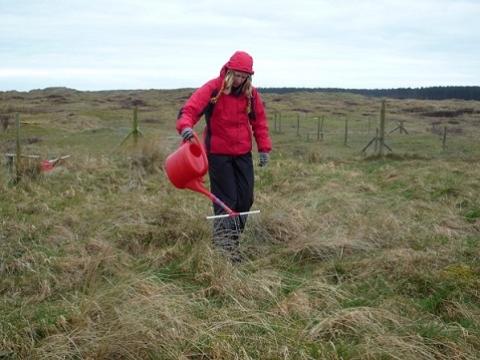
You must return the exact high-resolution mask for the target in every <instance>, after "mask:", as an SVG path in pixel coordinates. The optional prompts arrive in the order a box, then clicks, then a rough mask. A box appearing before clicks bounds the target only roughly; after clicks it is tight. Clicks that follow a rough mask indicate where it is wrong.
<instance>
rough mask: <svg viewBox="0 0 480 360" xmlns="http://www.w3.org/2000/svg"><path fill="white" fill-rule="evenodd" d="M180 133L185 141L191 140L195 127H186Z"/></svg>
mask: <svg viewBox="0 0 480 360" xmlns="http://www.w3.org/2000/svg"><path fill="white" fill-rule="evenodd" d="M180 135H181V136H182V139H183V141H189V140H190V139H192V138H193V129H192V128H189V127H186V128H184V129H183V130H182V132H181V133H180Z"/></svg>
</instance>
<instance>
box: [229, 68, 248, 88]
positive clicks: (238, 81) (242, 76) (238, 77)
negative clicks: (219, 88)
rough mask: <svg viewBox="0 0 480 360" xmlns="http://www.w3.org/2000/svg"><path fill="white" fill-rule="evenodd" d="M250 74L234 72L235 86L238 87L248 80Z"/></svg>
mask: <svg viewBox="0 0 480 360" xmlns="http://www.w3.org/2000/svg"><path fill="white" fill-rule="evenodd" d="M248 76H249V74H247V73H245V72H241V71H234V72H233V86H234V87H238V86H240V85H242V84H243V82H244V81H245V80H246V79H247V78H248Z"/></svg>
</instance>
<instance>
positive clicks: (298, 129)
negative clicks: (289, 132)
mask: <svg viewBox="0 0 480 360" xmlns="http://www.w3.org/2000/svg"><path fill="white" fill-rule="evenodd" d="M297 136H300V114H297Z"/></svg>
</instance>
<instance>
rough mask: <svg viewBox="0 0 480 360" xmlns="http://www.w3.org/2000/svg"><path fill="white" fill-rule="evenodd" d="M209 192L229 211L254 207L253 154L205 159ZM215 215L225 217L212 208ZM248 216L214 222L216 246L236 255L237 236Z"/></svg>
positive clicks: (219, 208)
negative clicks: (206, 160)
mask: <svg viewBox="0 0 480 360" xmlns="http://www.w3.org/2000/svg"><path fill="white" fill-rule="evenodd" d="M208 163H209V169H208V173H209V176H210V190H211V192H212V193H213V194H214V195H215V196H216V197H218V198H219V199H220V200H222V201H223V202H224V203H225V204H226V205H227V206H228V207H229V208H230V209H232V210H234V211H237V212H244V211H249V210H250V208H251V206H252V204H253V185H254V174H253V161H252V154H251V153H247V154H245V155H239V156H229V155H215V154H209V155H208ZM213 210H214V213H215V214H216V215H219V214H225V211H224V210H223V209H222V208H221V207H220V206H218V205H216V204H214V205H213ZM246 221H247V216H246V215H243V216H236V217H228V218H221V219H216V220H215V221H214V224H213V225H214V226H213V227H214V229H213V243H214V245H215V246H217V247H219V248H221V249H223V250H226V251H228V252H230V253H231V254H233V253H235V252H236V251H237V250H238V246H239V236H240V234H241V233H242V232H243V229H244V228H245V224H246Z"/></svg>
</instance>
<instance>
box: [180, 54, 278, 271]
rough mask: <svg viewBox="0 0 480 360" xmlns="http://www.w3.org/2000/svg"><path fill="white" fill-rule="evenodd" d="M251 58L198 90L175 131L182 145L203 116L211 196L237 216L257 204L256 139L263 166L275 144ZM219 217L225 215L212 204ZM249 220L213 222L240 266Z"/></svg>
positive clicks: (220, 242) (238, 60) (230, 65)
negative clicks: (241, 238) (241, 243)
mask: <svg viewBox="0 0 480 360" xmlns="http://www.w3.org/2000/svg"><path fill="white" fill-rule="evenodd" d="M252 75H253V59H252V57H251V56H250V55H249V54H247V53H246V52H243V51H237V52H235V53H234V54H233V55H232V57H231V58H230V60H229V61H228V62H227V63H226V64H225V65H224V66H223V67H222V69H221V71H220V76H218V77H217V78H215V79H212V80H210V81H208V82H207V83H206V84H205V85H203V86H202V87H200V88H199V89H197V90H196V91H195V92H194V93H193V94H192V96H191V97H190V98H189V99H188V100H187V102H186V103H185V105H184V106H183V107H182V109H181V110H180V113H179V115H178V119H177V126H176V127H177V130H178V132H179V133H180V134H181V136H182V138H183V139H184V140H190V139H191V138H192V137H193V130H192V128H193V127H194V126H195V124H196V123H197V122H198V120H199V119H200V117H201V116H202V115H205V120H206V127H205V131H204V142H205V149H206V151H207V156H208V162H209V176H210V188H211V192H212V193H213V194H214V195H215V196H217V197H218V198H219V199H220V200H222V201H223V202H224V203H225V204H227V206H228V207H230V208H231V209H232V210H234V211H237V212H244V211H249V210H250V208H251V206H252V204H253V187H254V186H253V183H254V176H253V162H252V153H251V151H252V135H253V137H254V138H255V141H256V143H257V149H258V152H259V165H260V166H266V165H267V163H268V160H269V152H270V151H271V149H272V142H271V140H270V135H269V133H268V122H267V118H266V114H265V109H264V106H263V102H262V99H261V97H260V94H259V93H258V92H257V90H256V89H255V88H254V87H253V86H252ZM214 212H215V214H217V215H218V214H222V213H224V211H223V209H222V208H221V207H219V206H218V205H214ZM245 222H246V216H241V217H237V218H226V220H225V219H219V220H217V221H215V222H214V236H213V242H214V244H215V245H216V246H217V247H219V248H220V249H222V250H224V251H226V252H227V254H228V255H229V257H230V259H231V260H232V261H233V262H238V261H241V255H240V252H239V250H238V247H239V240H238V239H239V235H240V233H241V232H242V231H243V229H244V227H245Z"/></svg>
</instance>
